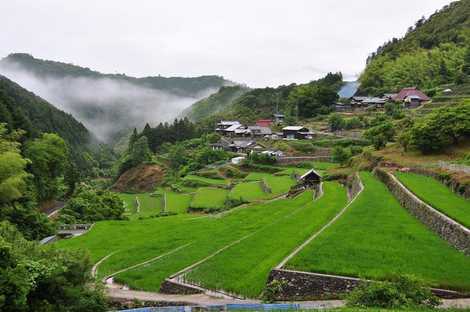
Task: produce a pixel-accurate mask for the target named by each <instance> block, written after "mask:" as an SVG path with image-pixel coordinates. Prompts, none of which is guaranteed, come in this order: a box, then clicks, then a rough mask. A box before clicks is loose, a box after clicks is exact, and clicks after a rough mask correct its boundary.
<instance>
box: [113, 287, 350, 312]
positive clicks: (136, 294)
mask: <svg viewBox="0 0 470 312" xmlns="http://www.w3.org/2000/svg"><path fill="white" fill-rule="evenodd" d="M106 292H107V295H108V297H110V298H112V299H121V300H122V299H125V300H133V299H137V300H141V301H155V302H170V303H175V304H177V303H178V304H186V305H198V306H208V305H224V304H256V303H261V301H260V300H240V299H227V298H216V297H211V296H208V295H205V294H198V295H167V294H160V293H152V292H145V291H136V290H124V289H121V288H115V287H108V288H107V289H106ZM296 303H299V304H300V306H301V308H305V309H306V308H310V309H314V308H316V309H321V308H323V309H324V308H329V309H333V308H338V307H342V306H344V301H341V300H323V301H302V302H296Z"/></svg>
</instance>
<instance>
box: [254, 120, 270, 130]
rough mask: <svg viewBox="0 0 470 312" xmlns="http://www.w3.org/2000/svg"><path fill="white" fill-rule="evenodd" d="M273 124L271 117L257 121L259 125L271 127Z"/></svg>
mask: <svg viewBox="0 0 470 312" xmlns="http://www.w3.org/2000/svg"><path fill="white" fill-rule="evenodd" d="M272 124H273V121H272V120H271V119H259V120H257V121H256V125H257V126H258V127H264V128H270V127H271V126H272Z"/></svg>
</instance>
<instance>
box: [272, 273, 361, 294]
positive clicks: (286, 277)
mask: <svg viewBox="0 0 470 312" xmlns="http://www.w3.org/2000/svg"><path fill="white" fill-rule="evenodd" d="M274 280H276V281H280V282H281V285H282V287H281V289H282V290H281V291H280V292H278V293H277V294H276V299H277V300H283V301H284V300H285V301H289V300H309V299H312V300H313V299H331V298H338V297H339V296H340V295H341V294H344V293H346V292H349V291H351V290H352V289H354V288H355V287H357V286H358V285H359V283H360V280H359V279H356V278H344V277H339V276H333V275H325V274H316V273H310V272H299V271H291V270H284V269H274V270H272V271H271V273H270V274H269V278H268V285H269V283H271V282H272V281H274Z"/></svg>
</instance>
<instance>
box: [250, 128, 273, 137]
mask: <svg viewBox="0 0 470 312" xmlns="http://www.w3.org/2000/svg"><path fill="white" fill-rule="evenodd" d="M248 129H250V130H251V131H252V132H259V133H261V134H264V135H268V134H272V133H273V132H272V131H271V128H269V127H261V126H248Z"/></svg>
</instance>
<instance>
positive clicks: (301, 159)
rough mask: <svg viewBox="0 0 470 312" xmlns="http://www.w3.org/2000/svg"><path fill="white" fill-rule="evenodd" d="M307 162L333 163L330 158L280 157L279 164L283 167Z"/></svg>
mask: <svg viewBox="0 0 470 312" xmlns="http://www.w3.org/2000/svg"><path fill="white" fill-rule="evenodd" d="M307 161H325V162H331V157H330V156H299V157H280V158H278V159H277V163H278V164H281V165H289V164H298V163H302V162H307Z"/></svg>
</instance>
